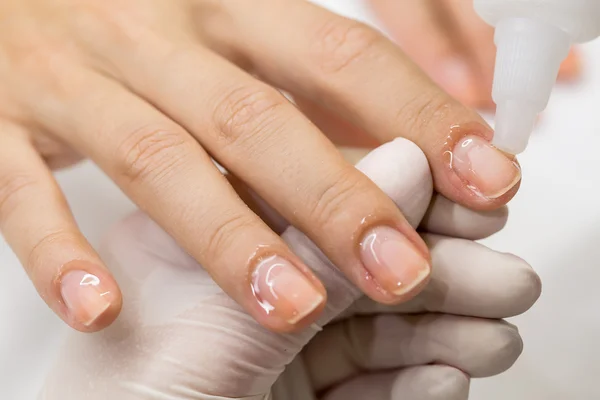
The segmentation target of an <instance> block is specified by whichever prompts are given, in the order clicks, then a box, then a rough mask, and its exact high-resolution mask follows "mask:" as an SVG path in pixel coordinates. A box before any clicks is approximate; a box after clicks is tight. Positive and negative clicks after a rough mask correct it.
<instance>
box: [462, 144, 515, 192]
mask: <svg viewBox="0 0 600 400" xmlns="http://www.w3.org/2000/svg"><path fill="white" fill-rule="evenodd" d="M452 168H453V169H454V171H455V172H456V174H457V175H458V176H459V177H460V178H461V179H463V180H464V181H466V182H467V184H468V186H469V188H470V189H472V190H473V191H474V192H475V193H477V194H479V195H482V196H484V197H487V198H490V199H496V198H498V197H500V196H502V195H503V194H505V193H506V192H508V191H509V190H510V189H512V188H513V187H514V186H515V185H516V184H517V183H518V182H519V181H520V180H521V169H520V168H519V167H518V165H517V164H516V163H515V162H514V161H513V160H511V159H509V158H508V157H507V156H506V155H504V154H503V153H502V152H500V151H499V150H498V149H496V148H495V147H494V146H492V145H491V144H490V143H489V142H488V141H486V140H485V139H483V138H481V137H479V136H467V137H465V138H463V139H462V140H460V141H459V142H458V143H457V144H456V146H455V147H454V151H453V153H452Z"/></svg>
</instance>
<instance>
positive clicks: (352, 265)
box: [0, 0, 521, 332]
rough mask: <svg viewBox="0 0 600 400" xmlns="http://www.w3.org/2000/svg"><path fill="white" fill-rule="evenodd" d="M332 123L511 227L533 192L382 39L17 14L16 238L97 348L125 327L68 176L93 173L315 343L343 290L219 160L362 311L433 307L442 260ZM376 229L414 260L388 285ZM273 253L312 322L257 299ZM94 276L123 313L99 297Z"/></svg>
mask: <svg viewBox="0 0 600 400" xmlns="http://www.w3.org/2000/svg"><path fill="white" fill-rule="evenodd" d="M282 90H283V91H285V92H287V93H289V94H290V95H291V96H292V97H293V98H297V99H301V101H304V103H308V104H310V106H311V109H310V110H307V109H306V108H303V107H302V106H300V109H299V108H298V107H295V106H294V105H293V104H291V103H290V102H289V101H288V100H287V99H286V98H285V97H284V96H283V95H282V93H281V91H282ZM313 109H316V110H317V111H318V112H320V114H318V115H315V114H314V112H311V111H314V110H313ZM302 111H304V114H303V113H302ZM322 114H325V115H330V116H333V117H335V118H337V119H339V120H341V121H343V122H345V123H346V125H351V126H354V127H356V129H358V130H359V131H360V132H362V133H363V135H362V136H361V135H354V134H350V133H349V132H347V131H345V133H346V134H345V135H343V137H345V138H350V139H351V140H354V141H357V140H359V141H363V142H364V140H363V139H365V138H367V139H369V142H370V143H376V144H379V143H382V142H387V141H390V140H392V139H394V138H396V137H405V138H408V139H411V140H413V141H414V142H415V143H417V144H418V145H419V147H420V148H421V149H422V150H423V151H424V153H425V154H426V156H427V158H428V160H429V163H430V165H431V168H432V170H433V176H434V178H435V179H434V183H435V186H436V189H437V190H438V191H439V192H440V193H443V194H444V195H445V196H447V197H448V198H450V199H452V200H453V201H456V202H458V203H461V204H463V205H465V206H468V207H471V208H476V209H495V208H498V207H501V206H503V205H504V204H506V203H507V202H508V201H509V200H510V199H511V198H512V196H514V194H515V193H516V192H517V189H518V182H519V181H520V178H521V173H520V169H519V168H517V167H516V166H515V164H514V163H513V161H512V159H510V158H509V157H507V156H506V155H505V154H503V153H501V152H499V151H498V150H497V149H496V148H494V147H493V146H491V144H490V140H491V138H492V136H493V131H492V129H491V128H490V127H489V126H488V125H487V124H486V123H485V121H484V120H483V119H482V118H481V117H480V116H479V115H478V113H477V112H475V111H474V110H471V109H469V108H467V107H465V106H464V105H462V104H460V103H459V102H457V101H456V100H455V99H453V98H452V97H451V96H449V95H448V94H447V93H446V92H445V91H443V90H441V89H440V88H439V87H437V86H436V85H435V84H434V83H433V82H432V81H431V80H430V79H428V78H427V76H426V75H425V74H423V73H422V71H421V70H420V69H419V68H418V67H416V66H415V65H414V63H413V62H412V61H411V59H410V58H409V57H406V56H405V55H404V54H403V52H402V51H401V50H400V49H399V48H398V46H395V45H394V44H393V43H392V42H391V41H390V40H388V39H387V38H385V37H384V36H383V35H382V34H381V33H380V32H378V31H376V30H374V29H372V28H370V27H368V26H365V25H362V24H360V23H358V22H356V21H351V20H348V19H346V18H343V17H341V16H339V15H336V14H334V13H332V12H330V11H328V10H325V9H323V8H321V7H318V6H316V5H314V4H312V3H310V2H308V1H305V0H261V1H241V0H220V1H215V0H101V1H93V0H88V1H84V0H2V1H0V231H1V232H2V235H3V236H4V237H5V238H6V241H7V243H8V244H9V245H10V246H11V248H12V249H13V250H14V252H15V254H16V255H17V256H18V258H19V260H20V261H21V262H22V264H23V266H24V268H25V270H26V271H27V273H28V274H29V276H30V277H31V279H32V281H33V283H34V285H35V286H36V288H37V290H38V292H39V293H40V295H41V296H42V298H43V299H44V300H45V301H46V302H47V304H48V305H49V306H50V307H51V308H52V309H53V310H54V311H55V312H56V314H57V315H59V316H60V317H61V318H62V319H63V320H64V321H65V322H66V323H68V324H69V325H70V326H71V327H73V328H75V329H78V330H81V331H85V332H92V331H97V330H100V329H102V328H104V327H106V326H107V325H109V324H110V323H111V322H112V321H113V320H114V319H115V318H116V316H117V315H118V313H119V311H120V308H121V303H122V298H121V292H120V291H119V287H118V285H117V284H116V281H115V280H114V279H113V277H112V275H111V274H110V272H109V270H108V269H107V268H105V266H104V260H103V259H102V258H101V257H99V255H98V254H97V253H96V252H95V250H94V249H93V248H92V247H91V246H90V244H89V243H88V242H87V241H86V239H85V237H84V236H83V235H82V234H81V232H80V231H79V228H78V227H77V224H76V222H75V221H74V219H73V216H72V215H71V213H70V210H69V207H68V204H67V202H66V201H65V198H64V196H63V195H62V193H61V190H60V187H59V186H58V185H57V182H56V180H55V179H54V177H53V176H52V174H51V169H53V168H60V167H64V166H68V165H71V164H73V163H74V162H76V161H77V160H80V159H81V158H83V157H87V158H89V159H91V160H92V161H93V162H95V163H96V164H97V165H98V166H99V167H100V168H101V169H102V170H103V171H104V172H105V173H106V174H107V175H108V176H109V177H110V178H111V179H112V180H113V181H114V182H115V183H116V184H117V185H119V187H120V188H121V189H122V190H123V192H124V193H125V194H126V195H127V196H128V197H129V198H130V199H131V200H132V201H134V202H135V203H136V204H137V205H138V206H139V207H140V209H142V210H144V211H145V212H146V213H148V214H149V215H150V216H152V218H153V220H154V221H156V222H157V223H158V224H159V225H160V226H161V227H162V228H163V229H165V230H166V231H167V232H169V234H170V235H172V236H173V237H174V238H175V239H176V241H177V243H178V244H179V245H180V246H181V247H182V248H184V249H185V250H186V251H187V252H188V253H189V254H190V255H191V256H192V257H194V259H195V260H196V261H197V262H199V263H200V264H202V265H203V266H204V268H205V269H206V270H207V271H209V272H210V273H211V276H212V277H213V279H214V280H215V282H217V284H219V286H220V287H222V288H223V290H224V291H225V292H226V293H227V294H229V296H231V297H232V298H233V299H235V300H236V301H238V303H239V304H240V305H242V306H243V307H245V309H246V311H248V313H249V314H250V315H252V316H253V317H254V318H256V319H257V320H258V321H259V322H261V323H262V324H263V325H264V326H267V327H269V328H270V329H272V330H276V331H284V330H301V329H303V328H305V327H306V326H308V325H310V324H311V323H313V322H314V321H315V320H316V319H317V317H318V316H319V315H320V310H321V308H322V307H323V305H324V303H325V296H324V294H325V289H324V288H323V286H322V285H321V284H320V283H319V281H318V280H317V279H316V278H315V277H314V276H312V275H311V274H310V272H309V271H310V270H309V268H308V267H307V266H305V265H303V264H302V262H301V261H300V260H299V259H298V257H296V255H295V254H294V253H293V251H291V249H290V248H289V247H288V246H287V244H286V243H284V242H283V241H282V240H281V237H280V236H279V235H278V234H277V233H276V232H273V231H272V230H271V229H269V227H268V226H267V225H265V224H264V223H263V221H262V220H261V219H260V218H259V217H258V216H257V215H256V214H254V213H252V212H251V210H249V209H248V207H246V204H244V202H243V201H242V200H240V198H239V197H238V196H237V195H236V193H235V191H234V190H233V189H232V187H231V185H229V184H228V182H227V181H226V180H224V179H223V176H222V174H221V173H220V172H219V170H218V169H217V168H216V167H215V165H214V164H213V162H212V159H211V157H213V158H214V159H216V160H218V161H219V163H220V164H221V165H222V166H224V167H225V168H226V169H227V170H228V171H230V172H231V173H232V174H234V175H236V176H237V177H238V178H239V179H240V180H241V181H243V182H244V183H245V184H246V185H247V186H249V187H251V188H252V189H253V190H254V191H255V192H256V193H258V194H259V195H260V196H261V197H262V198H263V199H264V200H265V201H266V202H267V203H268V204H269V205H270V206H271V207H273V208H274V209H276V210H277V211H278V212H279V213H280V214H281V215H282V216H284V217H285V218H286V219H287V220H289V221H290V222H291V223H293V224H294V226H296V227H298V228H299V229H300V230H301V231H302V232H303V233H305V234H306V235H307V236H308V237H310V238H311V240H312V241H314V243H315V244H316V245H317V246H318V247H319V248H320V249H321V250H323V252H324V254H326V255H327V257H328V258H329V259H330V260H331V261H332V262H333V263H334V264H335V265H336V266H337V267H338V268H339V269H340V270H341V271H343V272H344V273H345V274H346V276H347V277H348V278H349V279H350V280H352V281H353V283H354V284H355V285H356V286H357V287H359V288H360V289H361V290H362V291H363V293H365V294H366V295H368V296H370V297H371V298H373V299H374V300H377V301H380V302H384V303H386V304H392V303H398V302H401V301H404V300H406V298H407V297H411V296H413V295H414V294H415V293H414V292H412V291H410V290H407V291H403V290H402V288H406V289H414V288H415V287H417V286H418V284H419V283H422V281H421V282H417V281H414V282H413V283H414V285H411V284H408V283H407V280H408V277H410V276H412V277H415V278H421V279H426V278H427V277H428V274H427V273H428V272H429V271H428V270H429V264H428V261H429V254H428V253H427V246H426V245H425V243H424V242H423V241H422V240H421V239H420V237H419V235H418V234H417V232H415V231H414V229H412V228H411V226H410V225H409V224H408V223H407V221H406V218H405V217H404V216H403V215H402V214H401V213H400V212H399V210H398V208H397V207H396V206H395V205H394V204H393V202H392V201H390V199H389V198H388V197H387V196H386V195H385V193H383V192H382V191H381V190H379V189H378V188H377V187H376V186H375V185H374V184H373V183H372V182H371V181H369V180H368V179H366V178H365V176H364V175H363V174H360V173H358V172H357V171H356V170H355V169H354V168H353V166H352V165H350V164H349V163H347V162H345V161H344V159H343V158H342V157H340V155H339V153H338V151H337V149H336V147H335V146H334V145H333V144H332V143H331V142H332V141H331V140H329V139H328V137H326V136H327V135H330V136H333V135H334V132H338V131H337V130H330V129H328V127H327V126H321V123H322V122H323V121H322V119H321V118H320V117H319V116H320V115H322ZM326 120H327V118H326ZM457 127H459V128H457ZM460 127H462V128H460ZM319 128H322V129H319ZM338 138H339V136H336V137H335V138H334V140H333V141H337V139H338ZM361 138H362V139H361ZM449 153H454V156H453V157H452V158H449V157H448V154H449ZM209 155H210V156H209ZM365 220H367V221H368V222H369V227H368V228H369V229H370V230H376V229H377V230H379V229H378V228H381V229H380V230H383V231H385V230H386V228H387V227H393V228H394V229H395V231H396V239H397V240H396V243H398V246H397V247H398V248H399V249H400V248H401V250H402V251H400V252H402V253H403V256H402V257H401V258H399V259H397V261H396V262H393V263H390V265H389V267H390V268H388V269H387V270H383V269H381V268H377V267H376V266H373V265H372V264H371V263H370V262H369V260H372V259H373V255H372V254H368V253H367V254H364V252H362V251H361V248H360V247H359V246H358V242H359V241H360V238H354V237H352V233H354V234H355V235H356V236H363V237H366V236H369V235H371V234H372V233H373V232H372V231H369V232H366V231H364V229H366V226H365V225H364V224H363V223H364V221H365ZM387 232H388V233H389V231H387ZM355 239H356V240H355ZM260 252H263V254H264V253H269V255H270V256H277V259H276V260H277V262H283V261H285V265H286V268H287V269H288V270H289V274H288V278H289V279H288V281H290V282H291V281H292V280H294V281H295V282H294V286H295V287H301V286H303V287H305V288H306V291H305V295H304V296H303V297H302V298H298V299H297V300H298V301H297V304H294V306H293V307H290V306H289V304H280V303H279V302H275V301H272V303H271V306H272V307H273V310H272V312H270V313H269V314H266V313H265V312H264V309H263V307H261V305H260V304H259V303H260V302H261V301H262V300H261V299H257V298H256V296H254V295H253V291H252V290H251V288H250V286H249V285H247V284H246V283H247V282H246V277H247V276H248V275H251V274H253V273H255V272H256V271H257V270H261V269H260V268H258V266H257V265H258V263H259V262H261V261H264V262H270V261H272V260H273V259H270V258H268V257H265V258H263V259H261V258H260V254H258V256H257V253H260ZM376 257H379V258H381V255H376ZM367 272H368V273H367ZM87 275H93V278H92V279H93V280H94V281H95V282H97V285H98V287H101V288H102V289H101V293H105V295H104V296H101V297H100V296H96V297H95V298H92V297H91V296H89V294H88V296H87V297H86V295H84V294H83V293H81V291H80V290H79V285H78V282H79V281H80V280H81V278H82V277H84V276H87ZM367 275H368V276H369V277H370V279H365V276H367ZM292 277H293V279H292ZM400 281H403V282H405V284H404V285H401V286H402V288H400V289H399V288H398V286H399V285H398V284H399V282H400ZM271 300H273V299H271ZM290 322H293V324H292V325H293V326H290Z"/></svg>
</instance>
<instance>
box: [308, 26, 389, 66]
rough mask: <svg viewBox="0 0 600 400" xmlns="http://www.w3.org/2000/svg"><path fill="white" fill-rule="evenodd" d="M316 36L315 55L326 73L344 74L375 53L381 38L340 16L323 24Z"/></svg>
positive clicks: (365, 27)
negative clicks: (355, 64)
mask: <svg viewBox="0 0 600 400" xmlns="http://www.w3.org/2000/svg"><path fill="white" fill-rule="evenodd" d="M315 36H316V39H315V40H314V45H313V52H312V55H313V58H314V60H315V62H316V65H317V66H318V68H319V70H320V72H323V73H325V74H334V73H338V72H341V71H343V70H345V69H346V68H347V67H348V66H350V65H352V64H353V63H355V62H356V61H357V60H360V59H362V58H365V57H368V56H369V55H370V54H373V51H372V49H373V47H374V46H375V45H376V44H377V43H378V42H379V41H380V40H381V39H382V36H381V35H380V34H379V33H378V32H376V31H375V30H374V29H372V28H370V27H368V26H367V25H365V24H362V23H360V22H356V21H352V20H349V19H346V18H341V17H337V16H336V17H333V18H330V19H328V20H327V21H325V23H322V24H321V25H320V26H319V27H318V29H317V30H316V35H315Z"/></svg>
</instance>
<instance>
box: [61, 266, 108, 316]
mask: <svg viewBox="0 0 600 400" xmlns="http://www.w3.org/2000/svg"><path fill="white" fill-rule="evenodd" d="M104 289H105V288H104V287H103V285H102V282H101V281H100V278H98V277H97V276H96V275H92V274H89V273H87V272H85V271H69V272H68V273H66V274H65V275H64V276H63V277H62V278H61V280H60V293H61V296H62V298H63V301H64V302H65V305H66V306H67V308H68V309H69V312H70V313H71V315H73V317H74V318H75V319H76V320H77V321H78V322H79V323H81V324H82V325H84V326H91V325H92V324H93V323H94V322H96V320H97V319H98V318H99V317H100V316H101V315H102V314H104V312H105V311H106V310H108V308H109V307H110V305H111V303H110V301H109V300H108V299H107V298H106V297H105V296H107V295H108V294H110V291H107V290H104Z"/></svg>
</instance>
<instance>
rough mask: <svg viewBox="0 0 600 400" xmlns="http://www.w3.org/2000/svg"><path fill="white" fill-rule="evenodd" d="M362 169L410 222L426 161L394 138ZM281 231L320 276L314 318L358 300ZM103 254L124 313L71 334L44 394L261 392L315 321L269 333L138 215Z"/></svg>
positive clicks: (291, 234) (423, 202)
mask: <svg viewBox="0 0 600 400" xmlns="http://www.w3.org/2000/svg"><path fill="white" fill-rule="evenodd" d="M359 168H360V169H361V170H362V171H363V172H364V173H365V174H367V175H368V176H369V177H371V178H372V179H373V180H374V181H375V183H377V184H378V185H379V186H380V187H382V188H383V189H384V190H385V191H386V192H387V193H388V194H389V195H390V196H391V197H392V198H393V199H394V200H395V201H396V203H397V204H398V205H399V206H400V208H401V209H402V211H403V212H404V214H405V216H406V217H407V218H408V219H409V221H411V222H412V223H414V224H416V223H418V222H419V221H420V219H421V218H422V217H423V215H424V213H425V211H426V208H427V206H428V203H429V199H430V196H431V192H432V183H431V178H430V175H429V169H428V165H427V161H426V159H425V157H424V155H423V154H422V153H421V151H420V150H419V149H418V147H417V146H416V145H414V144H412V143H411V142H409V141H407V140H404V139H399V140H395V141H393V142H391V143H388V144H386V145H384V146H382V147H380V148H378V149H377V150H375V151H373V152H372V153H370V154H369V155H368V156H367V157H366V158H365V159H363V160H362V161H361V162H360V163H359ZM284 238H285V240H286V241H287V242H288V244H289V245H290V247H291V248H292V250H293V251H295V252H296V254H298V255H299V256H301V257H303V258H304V260H305V261H306V262H307V265H309V266H311V267H312V268H314V269H315V271H316V272H317V273H318V274H319V275H320V276H321V277H322V278H323V282H324V283H325V284H326V286H327V290H328V292H329V299H330V300H329V303H328V306H327V308H326V309H325V311H324V314H323V317H322V318H321V320H320V321H319V325H323V324H325V323H327V322H328V321H329V320H330V319H331V318H333V317H334V316H335V315H337V314H338V313H339V312H341V311H343V310H344V309H345V308H347V307H348V306H350V304H351V303H352V302H353V301H354V300H355V299H356V298H358V297H359V295H360V293H359V291H358V289H356V288H355V287H353V286H352V285H351V284H350V282H349V281H347V280H346V279H345V278H344V277H343V276H342V274H341V273H339V272H338V271H337V269H335V267H334V266H333V265H331V264H330V263H329V261H328V260H327V259H326V258H325V257H324V256H323V255H322V254H321V253H320V252H319V251H318V249H317V248H316V247H315V246H314V245H313V244H312V243H311V242H310V241H308V239H307V238H306V237H305V236H303V235H302V234H301V233H300V232H299V231H297V230H296V229H295V228H292V227H290V228H288V229H287V230H286V232H285V233H284ZM101 253H102V254H103V256H104V259H105V260H107V262H108V265H110V266H111V268H112V270H113V272H114V273H115V276H116V277H117V279H118V280H119V282H120V284H121V287H122V289H123V293H124V298H125V302H124V308H123V311H122V314H121V316H120V318H119V319H118V320H117V321H116V323H115V324H113V325H112V326H111V327H109V328H108V329H106V330H104V331H102V332H100V333H98V334H94V335H89V334H87V335H83V334H73V336H72V337H70V340H69V342H68V344H67V346H66V347H65V348H64V349H63V351H62V353H61V355H60V358H59V360H58V365H57V367H56V368H54V369H53V371H52V374H51V375H50V376H49V377H48V380H47V384H46V387H45V391H44V396H45V397H43V398H44V399H47V400H58V399H60V400H75V399H80V398H86V399H89V400H100V399H106V398H118V399H120V400H133V399H140V398H153V399H159V400H163V399H165V400H166V399H172V398H180V399H187V398H189V399H194V398H209V399H221V398H228V399H231V398H237V399H240V398H243V399H262V398H263V397H264V395H265V394H266V393H268V392H269V390H270V388H271V386H272V385H273V383H274V382H275V380H276V379H277V377H278V376H279V375H280V374H281V373H282V371H283V370H284V368H285V366H286V365H287V364H289V363H290V362H291V361H292V360H293V358H294V357H295V356H296V355H297V353H298V352H299V351H300V350H301V349H302V347H303V346H304V345H305V344H306V343H307V342H308V341H309V340H310V339H311V338H312V337H313V336H314V335H315V333H316V332H317V331H318V330H319V329H320V328H319V326H318V325H316V324H315V325H313V326H312V327H311V328H309V329H307V330H305V331H303V332H299V333H295V334H277V333H273V332H270V331H267V330H266V329H264V328H263V327H261V326H260V325H259V324H258V323H257V322H256V321H254V320H253V319H252V318H251V317H250V316H249V315H248V314H246V313H245V312H244V311H243V310H242V309H241V308H240V307H239V306H238V305H237V303H235V302H234V301H233V300H231V299H230V298H229V297H228V296H227V295H225V294H224V293H223V292H222V291H221V290H220V289H219V288H218V286H216V284H215V283H214V282H213V281H212V279H210V277H209V276H208V274H207V273H206V272H205V271H204V270H203V269H202V268H201V267H200V266H199V265H198V264H196V262H195V261H194V260H193V259H192V258H191V257H189V256H188V255H187V254H186V253H185V252H184V251H183V250H181V249H180V248H179V247H178V246H177V244H176V243H175V242H174V241H173V240H172V239H171V238H170V237H169V236H168V235H167V234H166V233H164V232H163V231H162V230H161V229H160V228H159V227H158V226H157V225H156V224H154V223H153V222H152V221H151V220H150V219H148V218H147V217H146V216H144V215H143V214H141V213H136V214H134V215H133V216H131V217H129V218H128V219H126V220H125V221H124V222H123V223H122V224H121V225H119V226H118V227H117V228H116V229H115V230H114V231H113V232H112V233H111V234H110V235H109V238H108V241H107V243H106V245H105V246H104V248H103V251H101Z"/></svg>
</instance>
